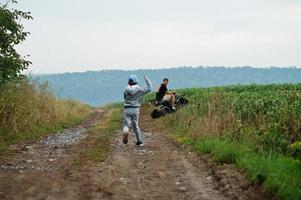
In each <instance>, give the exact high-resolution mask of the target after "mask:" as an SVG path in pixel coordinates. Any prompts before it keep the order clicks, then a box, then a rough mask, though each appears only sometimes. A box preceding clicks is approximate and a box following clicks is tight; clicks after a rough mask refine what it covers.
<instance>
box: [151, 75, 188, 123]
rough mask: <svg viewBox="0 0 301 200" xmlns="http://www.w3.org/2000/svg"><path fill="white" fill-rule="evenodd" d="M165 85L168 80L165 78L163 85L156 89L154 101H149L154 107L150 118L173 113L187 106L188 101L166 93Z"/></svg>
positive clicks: (180, 96)
mask: <svg viewBox="0 0 301 200" xmlns="http://www.w3.org/2000/svg"><path fill="white" fill-rule="evenodd" d="M167 85H168V79H167V78H165V79H163V83H162V84H161V85H159V86H158V88H157V92H156V99H153V100H150V102H151V104H152V105H154V106H156V108H155V109H154V110H153V111H152V112H151V116H152V118H154V119H156V118H159V117H162V116H165V115H166V114H171V113H174V112H176V111H177V109H178V108H181V107H183V106H186V105H187V104H188V99H185V98H184V97H183V95H178V94H176V93H175V92H170V91H168V89H167Z"/></svg>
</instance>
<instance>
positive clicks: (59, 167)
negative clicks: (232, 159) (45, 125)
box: [0, 107, 266, 200]
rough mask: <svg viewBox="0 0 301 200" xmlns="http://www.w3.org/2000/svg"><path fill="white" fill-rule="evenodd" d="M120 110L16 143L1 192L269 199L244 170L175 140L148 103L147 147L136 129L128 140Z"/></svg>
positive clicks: (5, 195)
mask: <svg viewBox="0 0 301 200" xmlns="http://www.w3.org/2000/svg"><path fill="white" fill-rule="evenodd" d="M120 113H121V110H120V108H115V107H113V108H104V109H99V110H97V111H95V112H94V113H93V114H92V115H91V116H90V117H89V118H87V119H86V120H85V121H84V122H83V123H82V124H81V125H79V126H77V127H73V128H70V129H65V130H63V131H60V132H59V133H57V134H53V135H50V136H47V137H45V138H44V139H42V140H41V141H39V142H36V143H32V144H29V143H28V144H22V145H19V146H15V147H14V151H15V153H14V154H13V155H12V156H8V157H7V158H5V159H2V161H1V165H0V166H1V168H0V180H1V182H0V199H3V200H5V199H70V200H71V199H72V200H73V199H162V200H163V199H164V200H166V199H189V200H191V199H195V200H197V199H204V200H207V199H214V200H217V199H221V200H224V199H265V198H266V196H264V195H263V194H261V193H260V190H259V188H256V187H255V186H252V184H250V183H248V182H247V181H246V180H244V177H243V175H241V174H239V173H237V174H235V173H236V172H235V171H233V170H232V171H231V169H229V168H227V167H224V168H223V167H221V168H218V169H215V170H214V167H212V166H210V163H207V162H206V161H205V160H204V159H201V158H200V157H198V156H197V155H195V154H194V153H192V152H190V151H189V150H188V149H183V148H181V147H179V146H177V145H176V144H174V142H173V141H172V140H171V139H170V138H168V137H167V136H166V135H165V134H164V133H162V132H160V131H159V130H156V125H155V124H154V120H152V119H151V118H150V117H149V114H148V113H146V111H145V110H142V119H143V121H141V128H142V131H143V132H142V135H143V141H144V144H145V146H144V147H136V146H135V144H134V142H135V141H134V135H133V134H131V135H130V138H129V144H127V145H124V144H123V143H122V135H121V134H122V133H121V131H120V129H121V116H120ZM221 171H223V173H222V172H221ZM224 173H232V174H230V175H229V177H225V176H223V175H224ZM231 176H233V177H234V179H233V177H232V178H231ZM235 178H236V179H235ZM237 181H240V183H237ZM242 188H243V189H242ZM256 192H257V193H256ZM254 193H256V196H254Z"/></svg>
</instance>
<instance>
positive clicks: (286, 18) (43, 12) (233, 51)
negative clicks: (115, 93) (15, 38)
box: [21, 0, 301, 73]
mask: <svg viewBox="0 0 301 200" xmlns="http://www.w3.org/2000/svg"><path fill="white" fill-rule="evenodd" d="M23 7H26V8H27V9H28V10H32V11H33V15H34V17H35V20H34V21H32V22H30V23H26V27H27V28H28V30H29V31H30V32H32V35H31V36H30V38H29V39H28V41H27V42H26V43H25V44H24V45H22V47H21V50H22V52H24V53H26V54H28V53H29V54H31V55H32V61H33V62H34V66H33V67H32V68H31V69H32V70H33V72H35V73H40V72H65V71H86V70H97V69H103V68H137V67H163V66H170V67H171V66H183V65H227V66H238V65H254V66H257V67H260V66H271V65H274V66H277V65H278V66H290V65H297V66H301V59H300V58H299V57H300V56H299V55H301V27H300V26H299V24H300V19H301V12H299V10H300V8H301V4H300V3H299V1H293V0H288V1H284V0H274V1H272V0H261V1H259V0H240V1H238V0H230V1H218V0H212V1H200V0H188V1H181V0H165V1H162V0H152V1H147V0H127V1H123V0H112V1H96V0H90V1H79V0H76V1H71V0H60V1H59V0H52V1H43V2H42V1H37V0H29V1H28V4H26V3H24V5H23ZM42 7H43V9H41V8H42Z"/></svg>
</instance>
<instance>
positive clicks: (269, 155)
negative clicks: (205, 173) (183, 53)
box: [144, 84, 301, 200]
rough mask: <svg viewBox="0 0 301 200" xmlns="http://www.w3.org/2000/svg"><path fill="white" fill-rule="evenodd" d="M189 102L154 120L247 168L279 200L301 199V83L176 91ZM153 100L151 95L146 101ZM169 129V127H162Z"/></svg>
mask: <svg viewBox="0 0 301 200" xmlns="http://www.w3.org/2000/svg"><path fill="white" fill-rule="evenodd" d="M178 93H180V94H184V95H185V97H186V98H188V99H189V100H190V104H189V105H188V106H187V107H185V108H182V109H181V110H180V111H178V112H177V113H175V114H173V115H168V116H166V117H164V118H161V119H160V120H158V124H163V125H165V128H167V129H168V130H169V132H170V133H172V137H173V138H174V139H175V140H176V141H177V142H179V143H183V144H186V145H188V146H191V147H193V149H194V150H195V151H196V152H198V153H201V154H210V155H211V157H212V160H213V161H215V162H217V163H231V164H235V165H236V166H237V167H239V168H241V169H245V170H246V171H247V172H248V173H249V176H250V179H251V180H252V181H254V182H259V183H262V184H263V185H264V186H265V188H266V190H267V191H270V192H272V193H274V194H275V195H276V196H277V197H279V198H280V199H286V200H290V199H293V200H294V199H301V162H300V159H301V143H300V141H301V132H300V130H301V84H271V85H255V84H254V85H245V86H242V85H237V86H225V87H212V88H190V89H181V90H179V91H178ZM151 98H153V94H151V95H149V96H148V97H147V98H146V99H145V101H144V102H147V100H148V99H151ZM166 125H168V126H166Z"/></svg>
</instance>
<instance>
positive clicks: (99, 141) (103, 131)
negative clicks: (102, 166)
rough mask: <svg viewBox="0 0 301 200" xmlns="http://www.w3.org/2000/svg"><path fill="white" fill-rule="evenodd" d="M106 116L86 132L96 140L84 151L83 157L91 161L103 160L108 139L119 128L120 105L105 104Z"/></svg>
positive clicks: (108, 145) (108, 143)
mask: <svg viewBox="0 0 301 200" xmlns="http://www.w3.org/2000/svg"><path fill="white" fill-rule="evenodd" d="M105 109H106V112H108V116H107V117H106V120H105V121H101V122H99V123H98V124H97V125H96V126H93V127H91V128H90V129H89V130H88V132H89V133H91V134H93V135H94V136H95V137H96V140H95V141H94V143H93V144H92V146H91V147H89V149H87V151H86V152H85V153H84V157H85V158H87V159H88V160H92V161H104V159H105V158H106V156H107V153H108V152H109V150H110V140H111V138H112V137H113V136H114V133H116V130H118V129H120V127H121V124H122V115H121V114H120V113H121V107H120V106H119V105H118V104H116V105H111V106H107V107H106V108H105Z"/></svg>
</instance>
